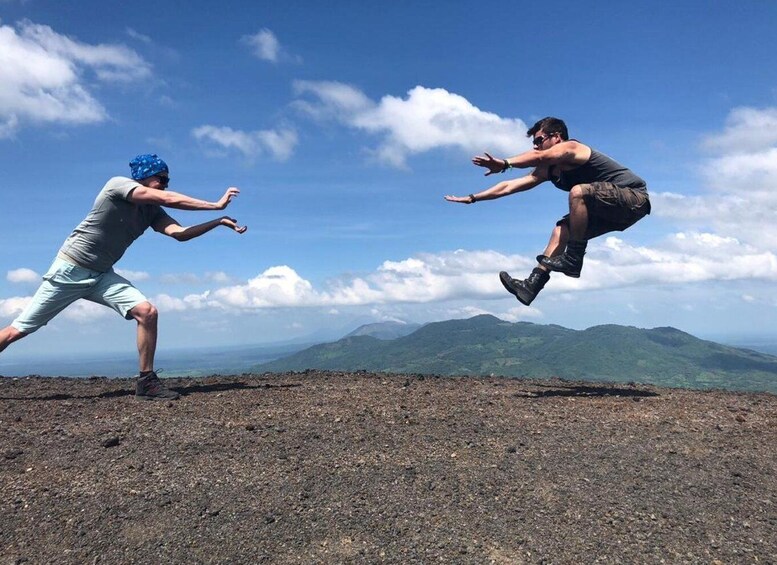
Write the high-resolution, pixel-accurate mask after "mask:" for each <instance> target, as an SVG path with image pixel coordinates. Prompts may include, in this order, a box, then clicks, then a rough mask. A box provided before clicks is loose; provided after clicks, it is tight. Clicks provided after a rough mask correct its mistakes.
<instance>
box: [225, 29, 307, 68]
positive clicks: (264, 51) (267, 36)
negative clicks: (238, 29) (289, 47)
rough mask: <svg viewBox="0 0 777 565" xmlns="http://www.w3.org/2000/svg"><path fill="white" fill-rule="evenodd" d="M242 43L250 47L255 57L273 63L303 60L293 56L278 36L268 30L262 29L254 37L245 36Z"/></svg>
mask: <svg viewBox="0 0 777 565" xmlns="http://www.w3.org/2000/svg"><path fill="white" fill-rule="evenodd" d="M240 41H241V42H242V43H244V44H245V45H248V46H249V47H250V48H251V50H252V52H253V54H254V56H256V57H257V58H259V59H261V60H262V61H269V62H271V63H280V62H294V63H301V62H302V58H301V57H299V56H295V55H291V54H289V53H288V51H286V49H284V48H283V47H282V46H281V43H280V41H278V38H277V37H276V35H275V34H274V33H273V32H272V31H270V30H269V29H267V28H262V29H260V30H259V31H258V32H257V33H255V34H254V35H244V36H243V37H242V38H240Z"/></svg>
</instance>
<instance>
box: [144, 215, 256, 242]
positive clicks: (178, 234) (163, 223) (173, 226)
mask: <svg viewBox="0 0 777 565" xmlns="http://www.w3.org/2000/svg"><path fill="white" fill-rule="evenodd" d="M219 226H224V227H227V228H230V229H232V230H234V231H236V232H237V233H245V231H246V230H247V229H248V228H247V227H246V226H238V225H237V220H236V219H235V218H230V217H228V216H222V217H221V218H217V219H215V220H211V221H209V222H203V223H201V224H197V225H195V226H188V227H183V226H181V224H179V223H178V222H176V221H175V220H174V219H173V218H170V217H166V218H164V219H162V220H159V221H157V222H156V223H155V224H154V225H153V228H154V230H155V231H157V232H159V233H163V234H165V235H167V236H170V237H172V238H173V239H176V240H178V241H189V240H190V239H194V238H195V237H200V236H201V235H204V234H206V233H208V232H209V231H211V230H212V229H214V228H217V227H219Z"/></svg>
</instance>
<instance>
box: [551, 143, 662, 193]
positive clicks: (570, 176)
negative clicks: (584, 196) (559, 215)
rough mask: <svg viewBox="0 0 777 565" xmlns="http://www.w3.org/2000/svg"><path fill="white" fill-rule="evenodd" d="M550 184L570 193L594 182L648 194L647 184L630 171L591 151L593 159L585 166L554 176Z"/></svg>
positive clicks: (605, 156) (603, 155)
mask: <svg viewBox="0 0 777 565" xmlns="http://www.w3.org/2000/svg"><path fill="white" fill-rule="evenodd" d="M550 182H552V183H553V184H554V185H555V186H556V188H560V189H561V190H565V191H567V192H569V191H570V190H572V187H573V186H575V185H578V184H588V183H592V182H610V183H612V184H614V185H615V186H618V187H621V188H634V189H636V190H642V191H644V192H647V183H646V182H645V181H644V180H642V179H641V178H640V177H638V176H637V175H635V174H634V173H633V172H632V171H631V169H628V168H626V167H624V166H623V165H621V164H620V163H618V162H617V161H615V160H614V159H611V158H610V157H608V156H607V155H605V154H604V153H599V152H598V151H596V150H595V149H591V157H590V158H589V159H588V161H586V162H585V163H584V164H582V165H580V166H579V167H577V168H576V169H572V170H571V171H561V174H560V175H558V176H556V175H554V174H552V171H551V178H550Z"/></svg>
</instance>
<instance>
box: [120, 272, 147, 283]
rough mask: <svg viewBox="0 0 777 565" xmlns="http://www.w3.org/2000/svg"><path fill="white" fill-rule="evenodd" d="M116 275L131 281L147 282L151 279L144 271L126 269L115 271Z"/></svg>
mask: <svg viewBox="0 0 777 565" xmlns="http://www.w3.org/2000/svg"><path fill="white" fill-rule="evenodd" d="M115 271H116V273H117V274H118V275H120V276H122V277H124V278H125V279H129V280H131V281H147V280H148V279H150V278H151V275H149V274H148V273H147V272H146V271H128V270H126V269H115Z"/></svg>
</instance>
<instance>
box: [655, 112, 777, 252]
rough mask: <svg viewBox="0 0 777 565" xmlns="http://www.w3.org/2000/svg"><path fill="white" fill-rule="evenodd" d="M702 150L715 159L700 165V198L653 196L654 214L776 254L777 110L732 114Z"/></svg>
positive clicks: (673, 195)
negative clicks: (721, 129) (711, 231)
mask: <svg viewBox="0 0 777 565" xmlns="http://www.w3.org/2000/svg"><path fill="white" fill-rule="evenodd" d="M702 146H703V147H704V148H706V149H708V150H710V151H714V152H715V153H716V155H715V156H714V157H711V158H708V159H706V160H704V161H703V162H702V163H701V167H700V170H701V174H702V181H703V182H704V187H705V191H704V193H702V194H701V195H694V196H684V195H679V194H670V193H659V194H655V195H651V201H652V203H653V204H654V208H653V209H654V211H655V214H656V215H657V216H661V217H666V218H670V219H672V220H676V221H678V222H680V223H682V225H683V226H684V227H683V229H689V228H692V227H693V228H697V229H702V230H714V231H715V232H716V233H719V234H720V235H722V236H725V237H734V238H736V239H737V240H739V241H742V242H745V243H748V244H750V245H753V246H755V247H757V248H760V249H763V250H767V251H770V252H773V253H774V252H777V223H775V222H774V217H775V215H777V199H775V198H774V194H775V193H777V108H767V109H762V110H760V109H753V108H737V109H735V110H733V111H732V112H731V115H730V116H729V119H728V122H727V126H726V128H725V130H724V131H723V132H722V133H719V134H716V135H710V136H707V138H706V139H705V140H704V142H703V144H702Z"/></svg>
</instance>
